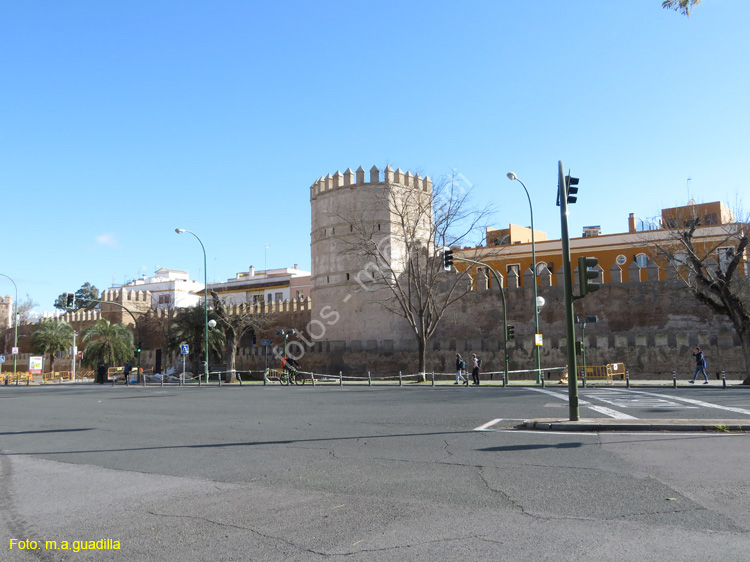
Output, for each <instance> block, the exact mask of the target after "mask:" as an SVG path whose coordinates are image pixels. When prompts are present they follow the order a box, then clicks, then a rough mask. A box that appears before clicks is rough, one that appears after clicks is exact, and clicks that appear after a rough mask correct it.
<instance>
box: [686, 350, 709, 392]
mask: <svg viewBox="0 0 750 562" xmlns="http://www.w3.org/2000/svg"><path fill="white" fill-rule="evenodd" d="M693 357H695V373H693V380H691V381H690V384H695V377H697V376H698V373H703V378H704V379H706V382H704V383H703V384H708V375H707V374H706V356H705V355H703V352H702V351H701V348H700V347H696V348H695V353H693Z"/></svg>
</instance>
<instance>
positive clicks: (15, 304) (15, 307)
mask: <svg viewBox="0 0 750 562" xmlns="http://www.w3.org/2000/svg"><path fill="white" fill-rule="evenodd" d="M0 275H2V276H3V277H5V278H6V279H8V280H9V281H10V282H11V283H13V287H15V289H16V297H15V299H14V300H13V347H15V348H17V347H18V286H17V285H16V282H15V281H13V279H11V278H10V277H8V276H7V275H5V273H0ZM17 357H18V354H16V353H14V354H13V376H14V377H16V384H18V371H17V370H16V359H17Z"/></svg>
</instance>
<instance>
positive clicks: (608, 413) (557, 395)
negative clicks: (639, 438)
mask: <svg viewBox="0 0 750 562" xmlns="http://www.w3.org/2000/svg"><path fill="white" fill-rule="evenodd" d="M531 390H535V391H537V392H543V393H544V394H549V395H550V396H554V397H555V398H559V399H560V400H565V401H567V400H568V396H567V395H566V394H561V393H559V392H554V391H552V390H546V389H544V388H532V389H531ZM578 405H579V406H586V407H587V408H590V409H592V410H594V411H595V412H598V413H600V414H604V415H605V416H609V417H610V418H614V419H616V420H637V419H638V418H636V417H633V416H629V415H628V414H623V413H622V412H618V411H617V410H612V409H610V408H605V407H604V406H594V405H592V404H591V402H588V401H586V400H581V399H579V400H578Z"/></svg>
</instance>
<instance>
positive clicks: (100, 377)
mask: <svg viewBox="0 0 750 562" xmlns="http://www.w3.org/2000/svg"><path fill="white" fill-rule="evenodd" d="M105 380H107V367H106V366H105V365H104V363H102V362H101V361H99V365H98V366H97V367H96V382H97V383H99V384H104V381H105Z"/></svg>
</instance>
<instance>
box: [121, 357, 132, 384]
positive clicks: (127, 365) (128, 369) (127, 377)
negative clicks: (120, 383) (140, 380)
mask: <svg viewBox="0 0 750 562" xmlns="http://www.w3.org/2000/svg"><path fill="white" fill-rule="evenodd" d="M132 370H133V366H132V365H131V364H130V361H126V362H125V367H123V369H122V372H123V373H124V374H125V384H130V372H131V371H132Z"/></svg>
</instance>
